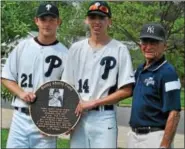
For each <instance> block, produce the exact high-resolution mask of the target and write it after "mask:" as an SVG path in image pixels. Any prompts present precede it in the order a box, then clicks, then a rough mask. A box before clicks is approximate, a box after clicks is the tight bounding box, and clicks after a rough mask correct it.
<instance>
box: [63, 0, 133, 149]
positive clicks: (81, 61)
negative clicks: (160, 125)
mask: <svg viewBox="0 0 185 149" xmlns="http://www.w3.org/2000/svg"><path fill="white" fill-rule="evenodd" d="M85 22H86V23H87V24H88V25H89V28H90V33H91V36H90V37H89V38H88V39H85V40H82V41H79V42H77V43H74V44H73V45H72V46H71V48H70V50H69V55H68V60H67V62H66V66H65V68H67V69H65V70H64V74H63V77H62V79H63V80H64V81H66V82H68V83H70V84H71V85H73V86H74V87H75V88H76V90H77V91H78V92H79V93H80V95H81V97H82V102H80V103H79V105H78V106H77V109H76V114H77V115H79V114H80V113H82V112H83V113H82V117H81V119H80V121H79V123H78V124H77V126H76V127H75V128H74V130H72V131H71V139H70V147H71V148H117V133H118V132H117V120H116V109H115V108H116V106H115V105H114V104H115V103H117V102H118V101H119V100H121V99H123V98H126V97H128V96H131V94H132V84H133V82H134V81H135V80H134V75H133V69H132V63H131V58H130V54H129V52H128V50H127V48H126V46H125V45H123V44H122V43H121V42H119V41H117V40H115V39H111V38H110V37H109V35H108V33H107V29H108V26H110V25H111V9H110V7H109V6H108V4H107V2H105V1H96V2H92V3H91V4H90V6H89V9H88V12H87V17H86V21H85Z"/></svg>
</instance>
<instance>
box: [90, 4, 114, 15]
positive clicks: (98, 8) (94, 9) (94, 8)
mask: <svg viewBox="0 0 185 149" xmlns="http://www.w3.org/2000/svg"><path fill="white" fill-rule="evenodd" d="M90 15H99V16H103V17H109V18H111V16H112V14H111V9H110V7H109V5H108V3H107V2H106V1H94V2H91V3H90V5H89V8H88V11H87V16H90Z"/></svg>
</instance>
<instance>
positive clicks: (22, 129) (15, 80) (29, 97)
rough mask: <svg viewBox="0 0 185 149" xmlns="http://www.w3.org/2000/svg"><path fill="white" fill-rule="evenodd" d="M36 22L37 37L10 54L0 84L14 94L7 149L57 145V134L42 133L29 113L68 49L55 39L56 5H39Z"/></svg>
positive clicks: (61, 67)
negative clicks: (37, 91)
mask: <svg viewBox="0 0 185 149" xmlns="http://www.w3.org/2000/svg"><path fill="white" fill-rule="evenodd" d="M35 23H36V25H37V26H38V29H39V34H38V37H35V38H31V39H25V40H24V41H22V42H20V43H19V44H18V46H17V47H16V48H15V49H14V50H13V51H12V53H11V54H10V56H9V58H8V60H7V62H6V64H5V66H4V68H3V72H2V83H3V85H4V86H5V87H7V88H8V89H9V90H10V91H11V92H13V93H14V94H15V95H16V98H15V100H13V102H12V106H13V107H14V108H15V110H14V113H13V118H12V123H11V127H10V132H9V136H8V141H7V148H56V137H49V136H45V135H42V134H41V133H40V132H39V131H38V129H37V128H36V126H35V124H34V123H33V122H32V119H31V117H30V115H29V110H28V106H29V102H32V101H34V99H35V94H34V92H35V91H36V90H37V89H38V88H39V87H40V85H42V84H43V83H45V82H47V81H52V80H60V79H61V76H62V73H63V70H64V63H65V61H66V58H67V53H68V50H67V48H66V47H65V46H64V45H62V44H61V43H59V42H58V40H57V39H56V31H57V27H59V25H60V24H61V20H60V18H59V11H58V8H57V7H56V6H54V5H52V4H48V3H46V4H41V5H40V6H39V8H38V10H37V14H36V17H35Z"/></svg>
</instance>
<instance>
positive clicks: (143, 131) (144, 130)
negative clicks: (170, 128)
mask: <svg viewBox="0 0 185 149" xmlns="http://www.w3.org/2000/svg"><path fill="white" fill-rule="evenodd" d="M164 129H165V127H150V126H149V127H137V128H132V131H133V132H135V133H136V134H147V133H149V132H154V131H160V130H164Z"/></svg>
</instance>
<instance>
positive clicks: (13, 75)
mask: <svg viewBox="0 0 185 149" xmlns="http://www.w3.org/2000/svg"><path fill="white" fill-rule="evenodd" d="M19 48H20V47H19V46H16V48H15V49H13V51H12V52H11V53H10V54H9V57H8V58H7V60H6V63H5V65H4V67H3V69H2V78H4V79H8V80H12V81H16V82H17V79H18V66H17V65H18V62H17V61H18V57H17V55H18V54H17V53H18V50H19Z"/></svg>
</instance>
